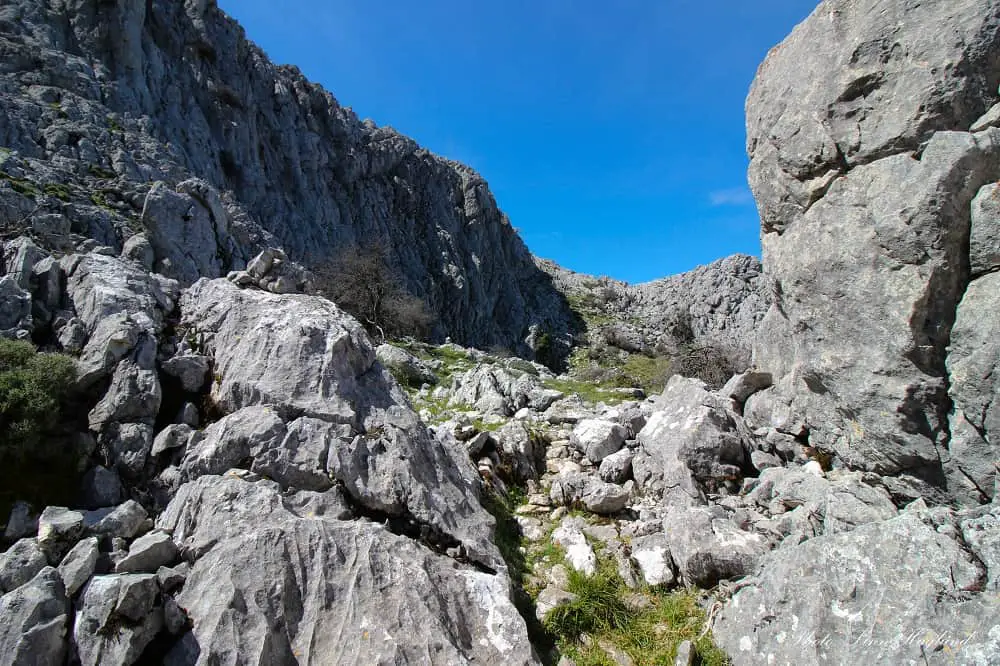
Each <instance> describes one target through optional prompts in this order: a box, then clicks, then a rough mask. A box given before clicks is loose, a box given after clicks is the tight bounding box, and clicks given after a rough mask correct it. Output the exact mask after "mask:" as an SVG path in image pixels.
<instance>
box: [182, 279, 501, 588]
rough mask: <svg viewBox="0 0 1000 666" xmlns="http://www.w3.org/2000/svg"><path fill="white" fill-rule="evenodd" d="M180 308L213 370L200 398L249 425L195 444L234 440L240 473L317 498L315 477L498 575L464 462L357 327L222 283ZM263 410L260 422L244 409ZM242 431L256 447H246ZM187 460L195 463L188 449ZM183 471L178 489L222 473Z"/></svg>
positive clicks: (328, 307) (310, 300) (489, 522)
mask: <svg viewBox="0 0 1000 666" xmlns="http://www.w3.org/2000/svg"><path fill="white" fill-rule="evenodd" d="M181 309H182V323H184V324H185V325H188V326H191V327H193V328H195V329H196V330H197V331H198V333H199V336H203V337H204V340H205V342H204V345H205V349H204V350H203V351H204V353H206V354H207V355H208V356H210V357H211V358H212V359H213V369H214V374H215V378H214V381H213V384H212V388H211V393H210V397H211V398H212V399H213V400H214V401H215V402H216V404H217V405H218V406H219V407H220V408H221V410H222V411H224V412H233V413H234V415H233V417H230V420H232V418H235V415H236V414H241V415H248V416H247V418H250V417H251V416H252V417H253V418H254V419H257V420H255V421H254V422H253V424H251V425H249V426H247V427H240V425H239V423H228V425H227V428H226V429H225V431H224V432H222V431H220V432H214V431H212V432H210V430H211V429H209V430H206V442H207V441H216V440H218V439H219V438H222V440H225V439H226V438H227V437H230V436H231V437H233V438H235V439H234V442H241V443H240V444H239V446H241V447H245V448H246V454H247V455H248V456H251V457H252V458H253V460H252V461H251V464H250V468H251V469H254V470H256V471H259V472H261V473H264V474H268V475H269V476H272V478H276V479H277V480H279V481H282V480H283V482H284V483H283V485H285V486H286V487H287V486H294V487H296V488H310V489H316V490H324V489H325V488H326V487H329V484H324V483H322V477H323V476H326V477H327V478H328V479H330V480H332V481H334V482H337V483H339V484H340V485H342V486H343V488H344V489H345V490H346V491H347V493H348V494H349V495H350V496H351V497H352V499H353V500H354V501H356V502H357V503H358V504H359V505H361V507H363V508H364V509H365V510H367V511H374V512H378V513H379V514H384V515H386V516H387V517H398V518H405V519H406V520H411V521H414V522H415V523H416V524H417V525H418V526H422V529H424V530H429V531H430V532H433V533H435V534H437V535H439V536H440V535H447V538H446V539H445V540H447V541H454V542H456V545H458V544H461V546H462V548H463V550H464V552H466V554H467V556H468V557H469V558H471V559H473V560H475V561H477V562H480V563H481V564H483V565H485V566H487V567H489V568H491V569H495V570H499V569H503V568H504V565H503V560H502V559H501V558H500V554H499V552H498V551H497V549H496V547H495V546H494V545H493V543H492V532H493V526H494V524H495V523H494V521H493V519H492V517H491V516H490V515H489V514H488V513H486V511H485V510H484V509H483V508H482V507H481V506H480V504H479V501H478V477H477V476H476V472H475V470H474V468H473V467H472V463H471V461H470V460H469V458H468V455H467V454H465V452H464V451H462V450H461V449H460V448H459V447H449V446H447V445H445V444H442V443H441V442H439V441H438V440H436V439H434V438H433V437H432V436H431V435H430V433H428V431H427V429H426V427H425V426H424V425H423V424H422V423H421V422H420V420H419V418H418V417H417V415H416V414H415V413H414V412H413V410H412V409H411V408H410V407H409V404H408V402H407V400H406V397H405V395H404V394H403V392H402V391H401V389H400V388H399V386H398V385H397V384H396V383H395V381H393V379H392V377H391V375H390V374H389V373H388V371H387V370H386V369H385V368H383V367H382V365H381V364H379V363H377V362H376V360H375V350H374V348H373V346H372V344H371V341H370V340H369V339H368V336H367V334H366V333H365V332H364V329H363V328H362V327H361V325H360V324H358V322H357V321H355V320H354V319H353V318H352V317H350V316H349V315H347V314H345V313H344V312H343V311H341V310H340V309H339V308H337V306H336V305H334V304H333V303H331V302H330V301H327V300H325V299H322V298H319V297H315V296H305V295H300V294H286V295H276V294H271V293H268V292H265V291H259V290H252V289H240V288H238V287H236V286H235V285H233V284H232V283H230V282H228V281H226V280H222V279H219V280H212V281H208V280H200V281H199V282H197V283H195V284H194V285H193V286H192V287H191V288H190V289H189V290H188V291H186V292H185V294H184V298H183V299H182V302H181ZM265 406H266V407H268V408H269V412H270V415H264V416H262V415H261V414H259V413H258V412H259V410H247V409H245V408H251V407H253V408H260V407H265ZM265 417H266V418H265ZM262 418H263V419H264V421H266V423H265V424H264V425H261V424H259V423H258V421H259V420H260V419H262ZM278 419H280V421H281V422H283V423H284V426H282V425H281V423H278V422H277V420H278ZM253 432H260V433H264V434H265V435H266V437H265V438H266V439H267V443H263V441H262V440H261V441H257V440H255V439H254V438H253V437H249V438H248V437H247V436H246V433H253ZM226 433H229V434H226ZM234 433H235V434H234ZM240 433H244V434H242V435H241V434H240ZM241 437H242V438H243V439H240V438H241ZM249 440H254V441H249ZM220 441H221V440H220ZM213 446H214V447H216V448H218V446H219V445H218V444H213ZM222 449H225V446H223V447H222ZM190 453H191V455H197V456H199V457H201V458H202V459H204V458H203V455H202V454H203V453H204V450H203V448H202V447H200V446H198V445H195V446H193V447H192V448H191V451H190ZM213 455H215V454H213ZM219 455H223V457H225V456H224V451H222V452H221V453H220V454H219ZM188 460H190V457H189V458H188ZM184 468H185V469H186V470H188V472H189V474H188V478H192V477H193V476H196V475H197V473H198V470H201V473H220V472H222V471H225V470H223V469H222V468H221V467H220V463H219V461H218V460H216V461H215V462H212V463H205V464H202V465H188V464H187V462H185V463H184ZM441 538H444V537H443V536H442V537H441Z"/></svg>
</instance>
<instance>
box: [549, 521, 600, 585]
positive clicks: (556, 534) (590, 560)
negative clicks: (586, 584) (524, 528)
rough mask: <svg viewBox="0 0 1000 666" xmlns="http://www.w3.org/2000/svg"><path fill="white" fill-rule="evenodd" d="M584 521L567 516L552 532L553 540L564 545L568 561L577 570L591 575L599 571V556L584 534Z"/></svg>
mask: <svg viewBox="0 0 1000 666" xmlns="http://www.w3.org/2000/svg"><path fill="white" fill-rule="evenodd" d="M583 527H584V522H583V520H582V519H580V518H576V517H572V516H567V517H566V518H563V519H562V522H561V523H559V527H557V528H556V529H555V530H553V532H552V541H553V543H557V544H559V545H560V546H562V548H563V550H564V551H565V553H566V563H567V564H569V565H570V566H571V567H573V568H574V569H576V570H577V571H579V572H581V573H584V574H587V575H588V576H591V575H593V574H594V572H595V571H597V556H596V555H594V549H593V548H591V547H590V544H589V543H587V537H585V536H584V534H583Z"/></svg>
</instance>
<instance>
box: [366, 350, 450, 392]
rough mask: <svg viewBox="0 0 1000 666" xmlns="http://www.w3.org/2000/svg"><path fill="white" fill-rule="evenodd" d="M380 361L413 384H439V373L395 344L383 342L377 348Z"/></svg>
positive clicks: (394, 373)
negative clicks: (435, 372)
mask: <svg viewBox="0 0 1000 666" xmlns="http://www.w3.org/2000/svg"><path fill="white" fill-rule="evenodd" d="M375 356H376V358H378V360H379V362H380V363H381V364H382V365H384V366H385V367H387V368H389V370H390V371H391V372H392V374H393V376H394V377H396V378H397V379H399V380H400V381H402V382H404V383H407V384H410V385H412V386H420V385H421V384H437V382H438V378H437V375H435V374H434V372H433V371H432V370H431V369H430V368H429V367H428V366H427V364H426V363H424V362H423V361H421V360H420V359H419V358H417V357H416V356H414V355H413V354H411V353H410V352H408V351H406V350H405V349H401V348H399V347H396V346H395V345H389V344H382V345H379V346H378V347H376V348H375Z"/></svg>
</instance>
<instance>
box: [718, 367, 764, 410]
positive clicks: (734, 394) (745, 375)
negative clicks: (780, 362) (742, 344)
mask: <svg viewBox="0 0 1000 666" xmlns="http://www.w3.org/2000/svg"><path fill="white" fill-rule="evenodd" d="M773 381H774V380H773V378H772V377H771V373H769V372H757V371H753V370H748V371H746V372H741V373H740V374H738V375H733V376H732V377H731V378H730V379H729V381H728V382H726V385H725V386H723V387H722V388H721V389H719V395H721V396H722V397H723V398H729V399H730V400H734V401H736V402H737V403H738V404H740V405H742V404H743V403H744V402H746V400H747V398H749V397H750V396H752V395H753V394H754V393H756V392H758V391H763V390H764V389H766V388H767V387H768V386H770V385H771V384H772V383H773Z"/></svg>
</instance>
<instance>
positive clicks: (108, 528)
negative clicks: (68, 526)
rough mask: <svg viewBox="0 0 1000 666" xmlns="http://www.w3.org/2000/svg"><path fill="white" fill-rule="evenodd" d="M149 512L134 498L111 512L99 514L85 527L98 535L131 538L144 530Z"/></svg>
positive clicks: (89, 531) (90, 532)
mask: <svg viewBox="0 0 1000 666" xmlns="http://www.w3.org/2000/svg"><path fill="white" fill-rule="evenodd" d="M148 520H149V514H147V513H146V510H145V509H143V508H142V505H141V504H139V503H138V502H136V501H135V500H128V501H127V502H125V503H124V504H121V505H119V506H117V507H115V508H114V509H113V510H112V511H111V512H109V513H106V514H103V515H101V516H100V517H99V518H98V519H97V520H96V521H95V522H94V523H93V524H92V525H90V526H89V527H88V528H87V532H88V533H89V534H95V535H98V536H107V537H117V538H120V539H133V538H135V537H136V536H138V535H139V534H140V533H142V532H143V531H144V529H146V530H148V529H149V528H148V527H146V525H147V521H148Z"/></svg>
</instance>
